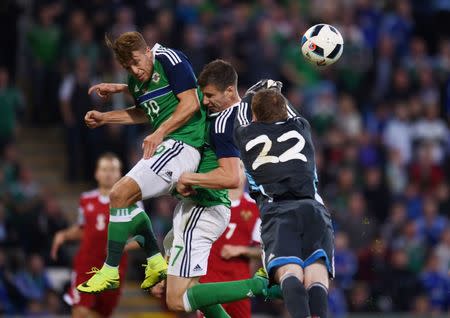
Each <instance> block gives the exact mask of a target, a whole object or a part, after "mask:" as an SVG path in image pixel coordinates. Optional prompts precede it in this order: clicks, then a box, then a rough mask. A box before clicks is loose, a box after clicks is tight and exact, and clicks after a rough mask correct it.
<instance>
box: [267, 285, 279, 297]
mask: <svg viewBox="0 0 450 318" xmlns="http://www.w3.org/2000/svg"><path fill="white" fill-rule="evenodd" d="M267 295H268V296H269V297H270V298H271V299H283V292H282V291H281V287H280V285H273V286H272V287H270V288H269V289H268V291H267Z"/></svg>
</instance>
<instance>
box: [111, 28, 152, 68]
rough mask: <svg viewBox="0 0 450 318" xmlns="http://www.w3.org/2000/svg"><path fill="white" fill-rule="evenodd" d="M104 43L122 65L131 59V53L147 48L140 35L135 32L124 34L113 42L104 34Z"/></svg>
mask: <svg viewBox="0 0 450 318" xmlns="http://www.w3.org/2000/svg"><path fill="white" fill-rule="evenodd" d="M105 42H106V45H107V46H108V47H109V48H110V49H112V50H113V52H114V56H115V57H116V59H117V61H119V63H120V64H122V65H126V64H127V63H128V62H129V61H130V60H131V59H132V56H133V55H132V53H133V51H139V50H145V48H146V47H147V46H148V45H147V43H146V42H145V40H144V37H143V36H142V34H140V33H139V32H136V31H133V32H125V33H123V34H121V35H120V36H119V37H118V38H117V39H115V40H111V38H110V37H109V36H108V34H105Z"/></svg>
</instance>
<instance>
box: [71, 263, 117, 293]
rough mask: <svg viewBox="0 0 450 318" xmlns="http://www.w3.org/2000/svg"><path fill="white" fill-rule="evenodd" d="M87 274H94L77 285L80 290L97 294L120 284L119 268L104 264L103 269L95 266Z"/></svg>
mask: <svg viewBox="0 0 450 318" xmlns="http://www.w3.org/2000/svg"><path fill="white" fill-rule="evenodd" d="M87 274H94V275H93V276H92V277H91V278H89V280H87V281H85V282H84V283H81V284H80V285H78V286H77V289H78V291H80V292H83V293H89V294H95V293H101V292H102V291H105V290H108V289H116V288H119V286H120V281H119V271H118V269H117V268H111V267H107V266H104V265H103V267H102V268H101V269H98V268H96V267H93V268H92V270H91V271H90V272H88V273H87Z"/></svg>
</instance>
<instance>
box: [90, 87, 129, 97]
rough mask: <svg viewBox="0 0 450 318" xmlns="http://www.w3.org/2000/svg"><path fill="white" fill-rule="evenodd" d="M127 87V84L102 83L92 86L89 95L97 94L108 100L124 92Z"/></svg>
mask: <svg viewBox="0 0 450 318" xmlns="http://www.w3.org/2000/svg"><path fill="white" fill-rule="evenodd" d="M127 87H128V86H127V85H125V84H115V83H101V84H96V85H94V86H91V88H89V91H88V94H89V95H90V94H92V93H96V94H97V95H98V96H99V97H101V98H103V99H107V98H108V97H109V96H110V95H111V94H115V93H120V92H123V91H124V90H125V89H127Z"/></svg>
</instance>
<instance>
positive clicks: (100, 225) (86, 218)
mask: <svg viewBox="0 0 450 318" xmlns="http://www.w3.org/2000/svg"><path fill="white" fill-rule="evenodd" d="M78 224H79V225H80V226H82V227H83V237H82V238H81V243H80V248H79V250H78V252H77V254H76V256H75V260H74V270H75V272H78V273H80V274H81V273H84V272H86V271H90V270H91V267H97V268H101V267H102V266H103V263H104V262H105V259H106V249H107V243H108V224H109V197H108V196H102V195H100V192H99V191H98V190H93V191H89V192H84V193H82V194H81V197H80V207H79V214H78ZM126 262H127V260H126V256H125V255H124V256H123V257H122V259H121V261H120V266H119V270H120V276H121V277H124V275H125V273H126V265H127V264H126Z"/></svg>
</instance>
